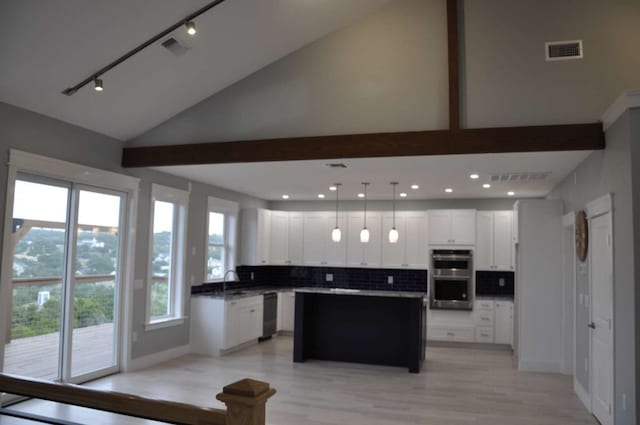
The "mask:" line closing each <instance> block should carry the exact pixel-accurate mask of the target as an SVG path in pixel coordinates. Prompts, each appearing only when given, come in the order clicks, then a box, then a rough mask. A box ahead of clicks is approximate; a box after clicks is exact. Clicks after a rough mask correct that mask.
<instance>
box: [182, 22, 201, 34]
mask: <svg viewBox="0 0 640 425" xmlns="http://www.w3.org/2000/svg"><path fill="white" fill-rule="evenodd" d="M184 25H185V27H187V34H189V35H195V34H196V33H197V32H198V31H197V30H196V23H195V22H193V21H187V23H185V24H184Z"/></svg>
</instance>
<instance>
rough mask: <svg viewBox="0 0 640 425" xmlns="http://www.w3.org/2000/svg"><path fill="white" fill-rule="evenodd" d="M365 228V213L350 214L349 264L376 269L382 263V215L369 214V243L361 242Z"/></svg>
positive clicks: (348, 222)
mask: <svg viewBox="0 0 640 425" xmlns="http://www.w3.org/2000/svg"><path fill="white" fill-rule="evenodd" d="M363 227H364V213H363V212H358V213H349V216H348V220H347V228H348V229H347V230H348V231H347V235H348V236H347V264H348V265H350V266H356V267H375V266H380V265H381V263H382V214H380V213H378V212H368V213H367V229H369V242H368V243H362V242H360V231H361V230H362V228H363Z"/></svg>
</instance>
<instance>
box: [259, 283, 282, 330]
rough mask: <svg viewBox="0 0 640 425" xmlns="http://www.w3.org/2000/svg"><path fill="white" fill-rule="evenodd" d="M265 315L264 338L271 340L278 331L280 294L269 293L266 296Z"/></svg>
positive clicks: (263, 321)
mask: <svg viewBox="0 0 640 425" xmlns="http://www.w3.org/2000/svg"><path fill="white" fill-rule="evenodd" d="M263 311H264V313H263V317H262V338H260V339H261V340H264V339H269V338H271V336H272V335H275V333H276V331H277V320H278V294H277V293H276V292H269V293H266V294H264V310H263Z"/></svg>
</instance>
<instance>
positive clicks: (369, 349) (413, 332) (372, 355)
mask: <svg viewBox="0 0 640 425" xmlns="http://www.w3.org/2000/svg"><path fill="white" fill-rule="evenodd" d="M423 297H424V294H423V293H417V292H389V291H358V290H349V289H325V288H304V289H298V290H296V299H295V330H294V352H293V360H294V362H298V363H300V362H304V361H305V360H307V359H319V360H331V361H340V362H354V363H368V364H377V365H386V366H401V367H407V368H409V372H412V373H419V372H420V369H421V367H422V363H423V361H424V353H425V330H426V306H425V304H424V302H423Z"/></svg>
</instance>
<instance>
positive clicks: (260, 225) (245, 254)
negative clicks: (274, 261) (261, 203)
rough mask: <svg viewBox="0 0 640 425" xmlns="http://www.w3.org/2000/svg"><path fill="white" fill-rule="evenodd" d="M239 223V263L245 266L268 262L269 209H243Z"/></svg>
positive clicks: (269, 240) (269, 241) (269, 237)
mask: <svg viewBox="0 0 640 425" xmlns="http://www.w3.org/2000/svg"><path fill="white" fill-rule="evenodd" d="M241 223H242V224H241V228H240V237H241V241H242V243H241V249H242V251H241V253H242V255H241V264H244V265H247V266H258V265H266V264H269V251H270V250H269V248H270V245H271V211H268V210H265V209H261V208H258V209H243V210H242V222H241Z"/></svg>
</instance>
